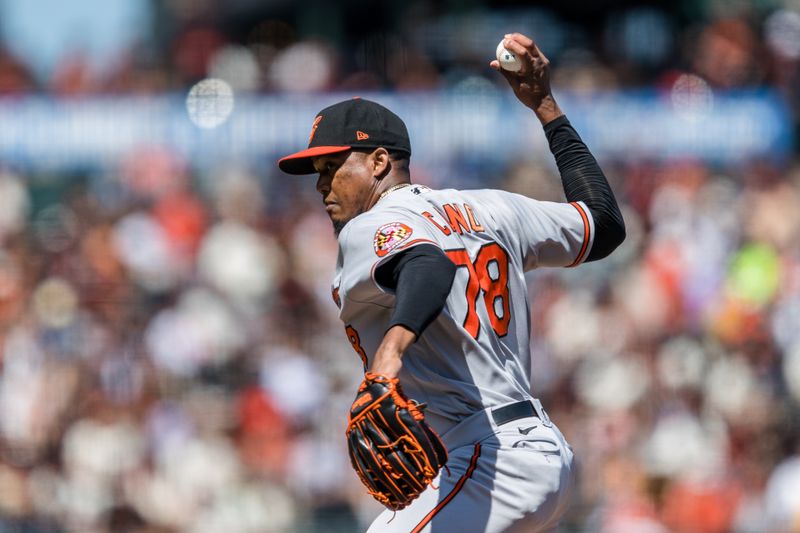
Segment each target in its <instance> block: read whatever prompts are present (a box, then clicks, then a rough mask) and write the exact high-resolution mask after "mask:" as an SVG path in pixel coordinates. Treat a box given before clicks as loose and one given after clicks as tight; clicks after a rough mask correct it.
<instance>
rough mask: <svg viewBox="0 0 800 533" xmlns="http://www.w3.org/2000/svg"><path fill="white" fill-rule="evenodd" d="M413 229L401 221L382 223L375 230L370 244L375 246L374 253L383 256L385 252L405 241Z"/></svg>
mask: <svg viewBox="0 0 800 533" xmlns="http://www.w3.org/2000/svg"><path fill="white" fill-rule="evenodd" d="M412 233H413V230H412V229H411V228H409V227H408V226H406V225H405V224H403V223H402V222H390V223H388V224H384V225H383V226H381V227H380V228H378V231H376V232H375V238H374V239H373V240H372V244H373V246H374V247H375V254H376V255H377V256H378V257H384V256H385V255H386V254H388V253H389V252H391V251H392V250H394V249H395V248H397V247H398V246H400V245H401V244H402V243H404V242H405V241H407V240H408V239H409V237H411V234H412Z"/></svg>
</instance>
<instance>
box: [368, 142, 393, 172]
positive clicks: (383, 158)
mask: <svg viewBox="0 0 800 533" xmlns="http://www.w3.org/2000/svg"><path fill="white" fill-rule="evenodd" d="M369 161H370V165H371V167H372V176H373V177H374V178H375V179H383V177H384V176H386V174H387V173H388V172H389V170H390V169H391V167H392V164H391V161H390V160H389V152H388V151H387V150H386V148H376V149H375V150H374V151H373V152H372V153H371V154H370V155H369Z"/></svg>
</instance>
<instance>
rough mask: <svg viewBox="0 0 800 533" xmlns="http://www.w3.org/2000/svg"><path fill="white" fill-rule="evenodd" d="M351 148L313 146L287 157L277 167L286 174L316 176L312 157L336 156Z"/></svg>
mask: <svg viewBox="0 0 800 533" xmlns="http://www.w3.org/2000/svg"><path fill="white" fill-rule="evenodd" d="M351 148H352V147H351V146H314V147H313V148H307V149H306V150H303V151H301V152H297V153H295V154H291V155H287V156H286V157H283V158H281V159H280V160H279V161H278V166H279V167H280V169H281V170H283V171H284V172H286V173H287V174H297V175H300V174H316V173H317V171H316V169H315V168H314V165H313V164H312V161H311V158H312V157H319V156H321V155H328V154H338V153H339V152H346V151H347V150H350V149H351Z"/></svg>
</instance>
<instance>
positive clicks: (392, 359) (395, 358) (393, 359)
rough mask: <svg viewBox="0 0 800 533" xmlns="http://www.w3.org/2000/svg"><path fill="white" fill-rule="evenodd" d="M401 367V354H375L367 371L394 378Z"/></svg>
mask: <svg viewBox="0 0 800 533" xmlns="http://www.w3.org/2000/svg"><path fill="white" fill-rule="evenodd" d="M401 368H403V361H402V354H399V355H389V356H383V357H378V356H376V357H375V360H374V361H373V362H372V366H371V367H370V369H369V372H370V373H372V374H378V375H381V376H384V377H387V378H389V379H394V378H396V377H397V376H398V374H400V369H401Z"/></svg>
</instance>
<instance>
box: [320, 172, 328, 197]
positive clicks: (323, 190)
mask: <svg viewBox="0 0 800 533" xmlns="http://www.w3.org/2000/svg"><path fill="white" fill-rule="evenodd" d="M317 192H319V193H320V194H321V195H322V196H325V195H327V194H328V193H329V192H331V178H330V177H329V176H324V175H322V174H320V175H319V178H317Z"/></svg>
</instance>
